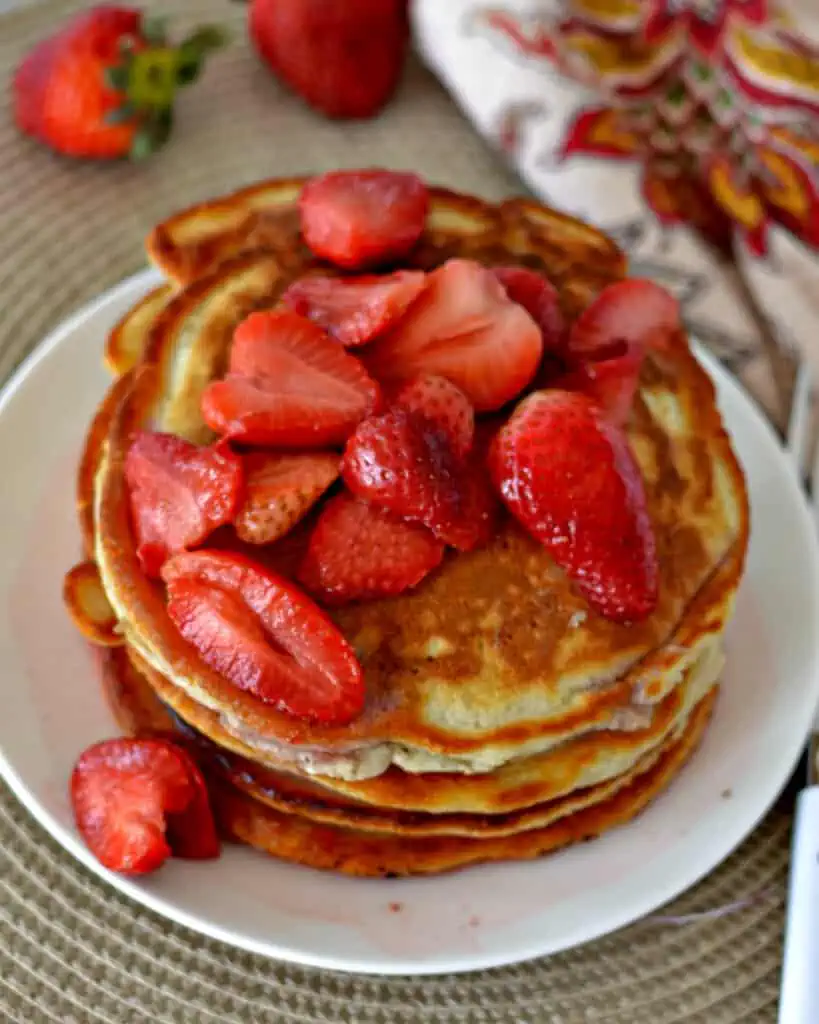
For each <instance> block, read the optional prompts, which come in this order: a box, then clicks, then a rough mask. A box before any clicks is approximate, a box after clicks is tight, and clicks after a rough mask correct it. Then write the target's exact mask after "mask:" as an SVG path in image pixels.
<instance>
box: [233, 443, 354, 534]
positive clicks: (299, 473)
mask: <svg viewBox="0 0 819 1024" xmlns="http://www.w3.org/2000/svg"><path fill="white" fill-rule="evenodd" d="M244 465H245V499H244V502H243V503H242V507H241V508H240V509H239V511H238V512H237V513H236V517H235V519H234V520H233V525H234V527H235V529H236V533H237V534H238V535H239V536H240V537H241V539H242V540H244V541H247V542H248V543H249V544H269V543H270V542H271V541H274V540H277V539H278V538H279V537H282V536H283V535H284V534H285V533H287V532H288V531H289V530H290V529H292V527H293V526H294V525H295V524H296V523H297V522H298V521H299V519H301V517H302V516H303V515H305V513H306V512H307V511H308V510H309V509H310V508H311V506H312V505H314V504H315V502H317V501H318V499H319V498H320V497H321V495H322V494H323V493H324V492H325V491H326V490H327V488H328V487H329V486H330V484H331V483H332V482H333V481H334V480H335V479H336V477H337V476H338V465H339V457H338V455H335V454H334V453H333V452H316V453H315V454H313V453H312V452H309V453H301V454H295V455H290V454H278V453H276V452H252V453H250V454H248V455H245V456H244Z"/></svg>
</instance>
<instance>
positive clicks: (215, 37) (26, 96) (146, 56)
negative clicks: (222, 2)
mask: <svg viewBox="0 0 819 1024" xmlns="http://www.w3.org/2000/svg"><path fill="white" fill-rule="evenodd" d="M224 42H225V35H224V33H223V32H222V30H221V29H219V28H216V27H214V26H205V27H202V28H200V29H198V30H196V31H195V32H193V34H192V35H190V36H188V37H187V38H186V39H184V40H183V41H182V42H181V43H180V44H178V45H177V46H172V45H171V44H169V43H168V41H167V39H166V36H165V26H164V23H163V21H162V20H161V19H159V18H154V17H148V16H146V15H143V14H142V13H141V12H140V11H139V10H137V9H135V8H132V7H117V6H114V5H110V4H102V5H100V6H97V7H93V8H91V9H90V10H88V11H84V12H83V13H82V14H79V15H77V17H75V18H74V19H72V20H71V21H69V22H68V23H67V24H66V25H64V26H63V27H62V28H61V29H59V30H58V31H57V33H56V34H55V35H53V36H50V37H49V38H47V39H44V40H43V41H42V42H40V43H39V44H38V45H37V46H35V47H34V49H33V50H31V51H30V53H28V54H27V56H26V57H24V59H23V61H22V63H21V64H20V65H19V67H18V68H17V71H16V73H15V75H14V81H13V86H12V92H13V111H14V118H15V121H16V122H17V125H18V127H19V128H20V129H21V130H22V131H23V132H25V134H26V135H31V136H32V137H33V138H35V139H38V140H39V141H40V142H42V143H45V145H47V146H49V147H51V148H52V149H55V150H57V151H58V152H60V153H64V154H66V155H68V156H76V157H90V158H95V159H112V158H116V157H128V156H130V157H132V158H134V159H141V158H144V157H146V156H148V155H149V154H150V153H152V152H154V151H155V150H156V149H158V148H159V147H160V146H162V145H163V144H164V143H165V142H166V140H167V139H168V136H169V135H170V131H171V126H172V122H173V101H174V97H175V94H176V91H177V89H179V88H181V87H183V86H186V85H189V84H190V83H191V82H193V81H194V80H195V79H196V78H197V76H198V74H199V72H200V70H201V67H202V63H203V61H204V59H205V57H206V56H207V54H208V53H210V52H211V51H212V50H214V49H216V48H218V47H219V46H221V45H222V44H223V43H224Z"/></svg>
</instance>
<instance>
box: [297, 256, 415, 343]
mask: <svg viewBox="0 0 819 1024" xmlns="http://www.w3.org/2000/svg"><path fill="white" fill-rule="evenodd" d="M424 279H425V275H424V273H423V271H421V270H398V271H396V272H395V273H394V274H384V275H381V276H373V275H370V276H366V277H347V278H345V277H325V276H323V275H321V276H319V275H315V276H312V277H303V278H301V279H300V280H298V281H294V282H293V284H291V285H290V287H289V288H288V289H287V291H286V292H285V293H284V295H283V296H282V302H284V303H285V305H287V306H289V307H290V309H292V310H293V312H294V313H298V314H299V315H301V316H304V317H307V319H308V320H312V321H313V323H314V324H317V325H318V326H319V327H322V328H323V329H324V330H325V331H327V332H328V334H330V335H331V336H332V337H333V338H335V339H336V341H337V342H338V343H339V344H340V345H343V346H344V347H345V348H355V347H357V346H358V345H365V344H366V343H367V342H369V341H372V340H373V338H376V337H378V335H379V334H383V332H384V331H385V330H386V329H387V328H388V327H389V326H390V325H391V324H392V323H393V322H394V321H396V320H397V319H398V318H399V317H400V316H402V314H403V313H404V312H405V311H406V309H407V308H408V307H409V306H410V305H411V303H412V302H414V300H415V299H416V298H417V297H418V295H419V294H420V293H421V291H422V290H423V288H424Z"/></svg>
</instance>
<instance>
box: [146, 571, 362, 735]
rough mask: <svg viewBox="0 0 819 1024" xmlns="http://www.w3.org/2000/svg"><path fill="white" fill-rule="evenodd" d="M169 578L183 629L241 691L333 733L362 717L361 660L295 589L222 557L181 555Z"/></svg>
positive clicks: (173, 608) (171, 608)
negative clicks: (321, 724) (327, 727)
mask: <svg viewBox="0 0 819 1024" xmlns="http://www.w3.org/2000/svg"><path fill="white" fill-rule="evenodd" d="M162 575H163V578H164V579H165V582H166V583H167V585H168V614H169V615H170V617H171V619H172V620H173V622H174V623H175V624H176V627H177V629H178V630H179V632H180V633H181V634H182V636H183V637H184V638H185V639H186V640H187V641H188V643H190V644H191V645H192V646H193V647H195V648H196V650H197V651H198V652H199V654H200V656H201V657H202V660H203V661H204V662H205V663H206V664H207V665H209V666H210V667H211V668H212V669H214V670H215V671H216V672H218V673H219V674H220V675H222V676H224V677H225V679H227V680H229V681H230V682H231V683H232V684H233V685H234V686H236V687H237V688H238V689H240V690H244V691H246V692H247V693H251V694H253V696H255V697H258V698H259V700H261V701H264V702H265V703H266V704H272V705H274V706H275V707H277V708H279V709H280V710H282V711H285V712H288V713H289V714H291V715H296V716H298V717H300V718H306V719H309V720H311V721H316V722H324V723H326V724H331V725H343V724H345V723H347V722H350V721H352V719H353V718H355V717H356V716H357V715H358V714H360V713H361V711H362V709H363V707H364V679H363V676H362V672H361V666H360V665H359V664H358V661H357V659H356V656H355V652H354V651H353V649H352V648H351V647H350V645H349V644H348V643H347V641H346V640H345V639H344V637H343V636H342V635H341V633H340V632H339V631H338V629H337V628H336V627H335V626H334V625H333V623H332V622H331V621H330V620H329V619H328V618H327V616H326V615H325V614H324V612H322V611H321V609H320V608H318V607H317V606H316V605H315V604H314V603H313V602H312V601H311V600H310V598H308V597H307V596H306V595H305V594H303V593H302V592H301V591H300V590H299V589H298V588H297V587H295V586H294V585H293V584H292V583H290V582H288V581H287V580H285V579H284V578H283V577H281V576H278V575H277V574H275V573H273V572H270V571H269V570H266V569H264V568H263V567H262V566H261V565H258V564H257V563H255V562H253V561H251V560H250V559H248V558H242V557H241V556H238V555H232V554H226V553H224V552H218V551H198V552H191V553H188V554H182V555H177V557H176V558H173V559H171V561H169V562H167V563H166V564H165V566H164V568H163V570H162Z"/></svg>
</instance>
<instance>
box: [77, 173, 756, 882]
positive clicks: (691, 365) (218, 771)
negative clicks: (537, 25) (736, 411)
mask: <svg viewBox="0 0 819 1024" xmlns="http://www.w3.org/2000/svg"><path fill="white" fill-rule="evenodd" d="M301 185H302V181H301V180H290V181H273V182H267V183H263V184H261V185H258V186H255V187H253V188H250V189H246V190H244V191H242V192H239V193H237V194H235V195H232V196H228V197H225V198H223V199H219V200H218V201H215V202H211V203H207V204H203V205H200V206H196V207H193V208H191V209H189V210H187V211H185V212H183V213H181V214H178V215H177V216H174V217H172V218H171V219H170V220H168V221H166V222H165V223H164V224H162V225H160V226H159V227H158V228H156V229H155V230H154V232H153V233H152V234H151V236H150V237H149V240H148V251H149V254H150V256H151V257H152V259H153V261H154V262H155V263H156V264H157V265H158V266H159V267H160V268H161V269H162V271H163V272H164V273H165V274H166V276H167V277H168V283H167V284H165V285H163V286H162V287H160V288H158V289H156V290H155V291H153V292H152V293H151V294H149V295H148V296H147V297H146V298H145V299H144V300H143V301H142V302H141V303H140V304H139V305H138V306H136V307H135V308H134V309H133V310H132V311H131V312H130V313H129V314H128V315H127V316H126V317H125V319H124V320H123V321H122V322H121V323H120V324H119V325H118V326H117V328H116V329H115V330H114V331H113V333H112V335H111V336H110V338H109V339H108V344H107V349H106V362H107V364H108V366H109V368H110V369H111V370H112V372H113V373H114V374H115V375H116V380H115V383H114V385H113V387H112V389H111V391H110V393H109V394H108V396H107V397H106V399H105V401H104V403H103V405H102V406H101V408H100V410H99V412H98V414H97V416H96V418H95V420H94V423H93V425H92V428H91V430H90V432H89V437H88V442H87V446H86V450H85V453H84V456H83V460H82V464H81V467H80V472H79V494H78V499H79V513H80V521H81V526H82V531H83V536H84V541H85V546H86V557H87V559H88V562H87V563H86V564H85V565H84V566H83V567H82V572H81V573H80V576H81V577H82V579H83V581H84V584H85V585H86V589H85V593H86V598H84V599H83V600H79V601H77V600H75V601H74V613H75V617H76V618H77V619H78V621H79V623H80V625H81V626H84V629H85V632H86V633H87V635H89V636H92V637H93V638H94V639H95V640H96V641H97V642H98V643H103V644H105V645H106V647H105V649H104V654H103V662H104V666H105V680H106V689H107V693H108V694H109V697H110V698H111V700H112V703H113V706H114V709H115V711H116V714H117V718H118V721H119V723H120V725H121V726H122V727H123V728H124V729H125V730H126V731H127V732H129V733H140V732H146V731H152V730H169V729H170V730H174V731H175V732H176V733H177V734H178V735H179V736H180V737H184V739H185V741H186V742H188V743H190V744H192V745H193V746H194V747H195V748H196V750H197V751H198V753H199V755H200V757H201V760H202V763H203V765H204V766H205V769H206V771H207V774H208V777H209V782H210V785H211V790H212V796H213V800H214V805H215V810H216V813H217V816H218V818H219V820H220V822H221V825H222V827H223V828H224V829H225V831H226V832H227V833H228V834H230V835H233V836H234V837H236V838H238V839H240V840H242V841H245V842H248V843H251V844H253V845H254V846H257V847H260V848H262V849H264V850H266V851H268V852H270V853H272V854H274V855H276V856H279V857H283V858H286V859H288V860H293V861H297V862H300V863H303V864H309V865H312V866H315V867H321V868H330V869H335V870H339V871H344V872H348V873H351V874H363V875H403V874H415V873H431V872H436V871H442V870H446V869H451V868H456V867H460V866H463V865H466V864H471V863H476V862H480V861H489V860H499V859H513V858H527V857H535V856H539V855H541V854H544V853H546V852H548V851H550V850H554V849H556V848H557V847H560V846H563V845H565V844H567V843H570V842H573V841H576V840H579V839H586V838H590V837H592V836H596V835H599V834H600V833H601V832H603V831H604V830H605V829H607V828H611V827H612V826H615V825H618V824H621V823H623V822H626V821H628V820H629V819H630V818H632V817H634V815H635V814H637V813H638V812H639V811H640V810H641V809H642V808H643V807H644V806H645V805H646V804H647V803H648V802H649V801H650V800H651V799H652V798H653V797H654V796H655V795H656V794H657V793H658V792H659V791H660V790H661V789H662V788H663V787H665V786H666V785H667V784H668V782H669V781H670V780H671V778H672V777H673V776H674V775H675V774H676V772H677V771H678V770H679V769H680V767H681V766H682V764H683V763H684V761H685V760H686V758H687V757H688V755H689V754H690V753H691V751H692V750H693V749H694V748H695V747H696V745H697V743H698V741H699V739H700V737H701V735H702V733H703V730H704V728H705V726H706V724H707V722H708V719H709V716H710V714H711V710H712V708H713V705H714V700H715V695H716V690H717V684H718V680H719V675H720V671H721V669H722V665H723V653H722V636H723V632H724V630H725V627H726V623H727V621H728V619H729V617H730V614H731V610H732V605H733V600H734V595H735V591H736V588H737V585H738V583H739V579H740V576H741V573H742V567H743V561H744V557H745V551H746V547H747V540H748V505H747V495H746V491H745V485H744V481H743V476H742V472H741V470H740V468H739V466H738V464H737V461H736V459H735V457H734V455H733V452H732V450H731V446H730V444H729V441H728V439H727V437H726V435H725V432H724V430H723V427H722V423H721V420H720V416H719V413H718V411H717V409H716V406H715V402H714V392H713V388H712V385H711V383H710V381H709V379H708V378H707V377H706V375H705V374H704V373H703V371H702V370H701V369H700V367H699V365H698V364H697V362H696V361H695V359H694V358H693V356H692V355H691V353H690V351H689V349H688V345H687V342H686V340H685V339H684V338H683V337H682V336H680V337H679V338H677V339H675V341H674V343H673V344H672V345H671V346H670V350H669V351H668V352H665V353H663V354H653V355H651V356H649V357H648V358H647V359H646V362H645V365H644V369H643V373H642V377H641V385H640V390H639V393H638V396H637V399H636V401H635V406H634V410H633V414H632V417H631V420H630V423H629V427H628V431H629V436H630V439H631V442H632V445H633V448H634V451H635V454H636V457H637V460H638V462H639V465H640V467H641V470H642V472H643V475H644V477H645V483H646V491H647V496H648V503H649V511H650V514H651V518H652V521H653V524H654V529H655V534H656V540H657V549H658V554H659V562H660V574H661V575H660V598H659V603H658V606H657V608H656V610H655V611H654V613H653V614H652V615H651V616H650V617H649V618H647V619H645V620H644V621H642V622H639V623H636V624H633V625H623V624H617V623H614V622H610V621H607V620H605V619H603V618H601V617H600V616H599V615H597V614H596V613H595V612H594V611H593V610H591V609H590V608H589V607H588V606H587V604H586V602H585V601H584V600H583V599H582V598H581V597H579V596H578V595H577V594H576V593H575V591H574V589H573V588H572V586H571V584H570V582H569V581H568V580H567V579H566V577H565V576H564V574H563V573H562V572H561V571H560V570H559V569H558V568H557V567H556V566H555V564H554V563H553V562H552V560H551V558H550V557H549V555H548V554H547V553H546V551H545V550H544V549H543V548H542V547H541V546H540V545H539V544H537V543H536V542H535V541H534V540H532V539H531V538H530V537H529V536H528V535H527V534H525V533H524V532H523V531H522V529H521V528H520V527H519V526H518V525H516V523H515V522H514V521H513V520H512V519H511V518H506V519H504V520H503V521H502V523H501V526H500V528H499V530H498V532H497V534H496V536H495V537H494V539H493V540H492V541H491V542H490V543H489V545H488V546H486V547H485V548H482V549H480V550H476V551H473V552H470V553H466V554H464V553H457V552H454V551H452V552H449V553H448V554H447V556H446V557H445V560H444V562H443V564H442V565H441V567H440V568H439V569H438V570H437V571H435V572H434V573H432V574H431V575H430V576H429V577H428V578H427V579H426V580H424V581H423V582H422V583H421V585H420V586H418V587H417V588H416V589H415V590H413V591H410V592H407V593H404V594H402V595H400V596H398V597H394V598H390V599H385V600H377V601H370V602H363V603H360V604H352V605H349V606H347V607H344V608H340V609H336V610H333V611H332V612H331V613H330V614H331V615H332V617H333V619H334V620H335V622H336V623H337V624H338V626H339V627H340V628H341V630H342V632H343V633H344V634H345V636H346V637H347V639H348V640H349V641H350V642H351V643H352V645H353V646H354V648H355V650H356V652H357V654H358V657H359V659H360V661H361V663H362V666H363V669H364V674H365V680H366V687H367V701H366V708H365V711H364V713H363V715H362V716H361V717H360V718H358V719H357V720H356V721H354V722H353V723H352V724H350V725H347V726H343V727H339V726H322V725H316V724H313V723H310V722H307V721H302V720H299V719H296V718H293V717H291V716H288V715H287V714H285V713H283V712H280V711H278V710H276V709H275V708H274V707H272V706H270V705H268V704H264V703H262V702H261V701H259V700H258V699H257V698H255V697H253V696H252V695H250V694H248V693H245V692H243V691H240V690H238V689H237V688H235V687H234V686H233V685H232V684H230V683H229V682H228V681H227V680H226V679H224V678H222V677H220V676H219V675H218V674H217V673H215V672H214V671H213V670H211V669H210V668H208V667H207V666H206V665H205V664H204V662H203V661H202V660H201V658H200V657H199V655H198V654H197V652H196V651H195V650H194V649H193V648H192V647H191V646H189V645H188V644H187V643H186V642H185V641H184V640H183V639H182V638H181V637H180V635H179V633H178V632H177V630H176V628H175V627H174V625H173V624H172V622H171V620H170V619H169V617H168V615H167V613H166V610H165V597H164V588H163V586H162V584H161V583H157V582H156V581H153V580H149V579H148V578H147V577H145V576H144V575H143V573H142V572H141V570H140V567H139V562H138V559H137V556H136V551H135V542H134V537H133V533H132V530H131V525H130V519H129V506H128V496H127V493H126V489H125V483H124V478H123V463H124V456H125V452H126V450H127V444H128V438H129V437H130V436H131V434H132V432H133V431H134V430H135V429H138V428H149V429H156V430H163V431H169V432H171V433H174V434H178V435H180V436H182V437H185V438H187V439H189V440H191V441H194V442H199V443H206V442H208V441H210V440H211V439H212V435H211V433H210V431H209V429H208V428H207V426H206V425H205V423H204V422H203V420H202V418H201V415H200V412H199V400H200V396H201V393H202V391H203V389H204V387H205V386H206V385H207V384H208V382H210V381H211V380H213V379H214V378H217V377H219V376H220V375H221V374H222V372H223V371H224V367H225V365H226V359H227V354H228V351H229V347H230V343H231V336H232V332H233V329H234V328H235V326H236V325H237V324H238V323H239V322H240V321H241V320H242V319H243V318H244V317H245V316H247V314H249V313H250V312H252V311H253V310H257V309H264V308H271V307H273V306H275V305H276V303H277V302H278V300H279V297H280V295H281V293H282V291H283V290H284V289H285V288H286V287H287V285H288V284H289V283H290V282H291V281H292V280H293V279H294V278H296V277H298V276H301V275H303V274H305V273H311V272H316V271H318V270H320V271H321V272H325V273H326V272H327V268H326V267H321V266H320V265H319V264H318V262H317V261H316V260H315V258H314V257H312V255H311V254H310V253H309V252H308V251H307V249H306V248H305V246H304V244H303V242H302V240H301V238H300V235H299V227H298V214H297V207H296V200H297V198H298V194H299V190H300V188H301ZM455 256H457V257H467V258H471V259H475V260H479V261H480V262H482V263H485V264H487V265H493V264H520V265H523V266H527V267H532V268H534V269H537V270H540V271H542V272H544V273H545V274H546V275H547V276H548V277H549V279H550V280H551V281H552V282H553V283H554V284H555V286H556V287H557V288H558V290H559V292H560V297H561V304H562V307H563V311H564V313H565V315H566V316H567V318H569V319H571V318H573V317H575V316H576V315H577V314H578V313H579V312H580V311H581V310H582V309H583V308H585V306H586V305H587V304H588V303H589V301H590V300H591V299H592V298H593V297H594V296H595V295H596V294H598V292H599V291H600V290H601V288H602V287H603V286H605V285H606V284H607V283H609V282H611V281H613V280H617V279H619V278H620V277H621V276H622V275H623V274H624V272H625V261H624V258H623V256H622V254H621V253H620V252H619V250H618V249H617V247H616V246H615V245H614V244H613V243H612V242H611V241H610V240H609V239H607V238H606V237H605V236H603V235H602V234H600V233H599V232H597V231H595V230H593V229H592V228H590V227H588V226H586V225H584V224H581V223H580V222H578V221H575V220H572V219H570V218H567V217H564V216H562V215H559V214H557V213H555V212H554V211H552V210H549V209H547V208H545V207H542V206H539V205H537V204H534V203H530V202H528V201H524V200H512V201H509V202H506V203H502V204H500V205H497V206H495V205H490V204H487V203H484V202H482V201H480V200H478V199H475V198H472V197H467V196H462V195H458V194H455V193H452V192H448V191H445V190H441V189H432V190H431V205H430V211H429V216H428V221H427V227H426V230H425V232H424V234H423V236H422V238H421V240H420V242H419V244H418V245H417V247H416V248H415V250H413V252H412V253H411V255H410V257H409V258H408V259H407V260H405V261H404V263H403V265H404V266H413V267H422V268H425V269H426V268H431V267H434V266H436V265H438V264H440V263H442V262H444V261H445V260H446V259H449V258H451V257H455ZM308 529H309V521H308V523H307V524H306V525H305V526H304V527H303V528H301V527H297V528H296V530H295V531H294V532H293V534H292V535H291V536H290V537H289V538H287V539H286V541H285V542H279V543H278V544H277V546H276V564H275V567H276V569H277V570H278V571H287V570H286V564H285V565H284V567H283V562H282V550H283V548H282V544H283V543H284V545H285V548H284V550H285V554H286V550H287V549H286V545H287V543H290V545H291V546H292V552H293V559H294V560H296V559H297V558H298V556H299V553H300V551H302V550H303V538H304V536H305V535H306V533H307V530H308ZM209 546H213V547H224V548H227V549H229V550H234V551H235V550H244V551H245V552H246V553H247V554H249V556H250V557H252V558H255V559H257V560H258V561H261V562H262V563H264V562H265V558H266V551H265V548H264V547H257V548H252V547H245V546H244V545H243V544H242V542H241V541H239V540H238V538H237V537H236V536H235V534H233V531H232V529H225V528H223V529H222V530H221V531H219V533H218V534H217V535H216V536H215V537H214V538H212V540H211V541H210V542H209ZM284 561H285V563H286V558H285V560H284ZM92 563H93V564H92ZM76 578H77V577H76V573H75V579H76ZM97 583H98V584H99V586H101V588H102V589H103V590H104V593H105V600H107V602H108V605H110V608H108V607H107V606H106V608H107V610H106V611H105V612H102V611H100V603H101V599H102V594H101V593H99V592H97V593H96V594H93V598H94V600H93V601H92V600H91V598H90V597H88V596H87V595H88V594H91V593H92V592H93V590H94V585H95V584H97ZM83 602H84V607H83ZM92 604H93V605H94V607H93V609H91V605H92ZM84 608H85V610H84ZM84 616H85V621H83V617H84ZM106 616H107V618H108V619H109V620H110V621H108V622H107V623H106V621H105V620H106ZM92 620H93V621H92Z"/></svg>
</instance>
